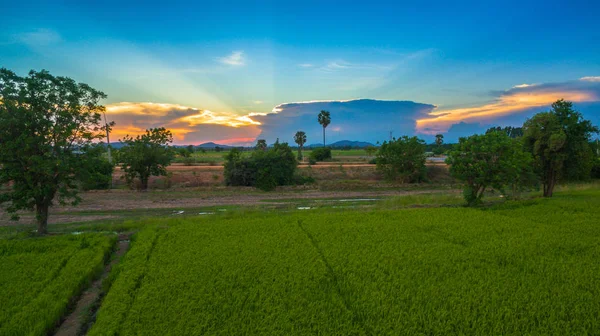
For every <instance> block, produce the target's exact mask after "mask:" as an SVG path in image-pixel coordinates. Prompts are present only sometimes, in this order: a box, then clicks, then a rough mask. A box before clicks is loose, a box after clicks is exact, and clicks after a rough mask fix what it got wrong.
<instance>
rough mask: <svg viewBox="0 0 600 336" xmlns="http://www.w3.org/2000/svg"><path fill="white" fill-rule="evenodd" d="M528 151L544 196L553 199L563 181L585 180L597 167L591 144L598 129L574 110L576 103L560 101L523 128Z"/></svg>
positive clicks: (533, 118)
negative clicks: (558, 185)
mask: <svg viewBox="0 0 600 336" xmlns="http://www.w3.org/2000/svg"><path fill="white" fill-rule="evenodd" d="M523 128H524V134H525V135H524V139H525V140H524V142H525V146H526V148H527V149H528V150H529V151H530V152H531V153H532V155H533V158H534V165H535V168H536V172H537V174H538V176H539V178H540V180H541V182H542V185H543V189H544V196H545V197H552V195H553V192H554V187H555V186H556V183H557V182H558V181H559V180H561V179H564V180H578V179H586V178H589V177H590V175H591V171H592V168H593V165H594V161H593V157H594V155H593V151H592V149H591V148H590V145H589V141H590V138H591V135H592V134H593V133H597V132H598V128H597V127H595V126H593V125H592V123H591V122H590V121H588V120H584V119H583V117H582V115H581V114H580V113H579V112H577V111H575V110H574V109H573V104H572V103H571V102H568V101H565V100H562V99H561V100H558V101H557V102H555V103H554V104H552V109H551V110H550V111H549V112H542V113H538V114H536V115H535V116H533V117H532V118H531V119H529V120H527V121H526V122H525V124H524V126H523Z"/></svg>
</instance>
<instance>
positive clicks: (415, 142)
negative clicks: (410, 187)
mask: <svg viewBox="0 0 600 336" xmlns="http://www.w3.org/2000/svg"><path fill="white" fill-rule="evenodd" d="M425 159H426V158H425V142H424V141H423V140H421V139H419V138H417V137H407V136H403V137H401V138H398V139H394V140H391V141H390V142H387V141H386V142H384V143H383V144H382V145H381V148H379V152H378V153H377V159H376V163H377V170H378V171H379V172H380V173H382V174H383V175H384V177H385V178H386V179H388V180H401V181H402V182H408V183H414V182H422V181H424V180H425V179H426V176H427V171H426V169H425Z"/></svg>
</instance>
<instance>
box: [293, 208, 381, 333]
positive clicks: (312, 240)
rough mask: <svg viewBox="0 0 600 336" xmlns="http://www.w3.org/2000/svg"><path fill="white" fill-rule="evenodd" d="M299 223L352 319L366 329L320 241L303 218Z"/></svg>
mask: <svg viewBox="0 0 600 336" xmlns="http://www.w3.org/2000/svg"><path fill="white" fill-rule="evenodd" d="M297 223H298V227H299V228H300V230H302V232H304V234H305V235H306V237H307V238H308V240H309V241H310V244H311V245H312V246H313V247H314V248H315V250H316V251H317V254H318V255H319V258H320V259H321V260H322V261H323V263H324V264H325V268H326V269H327V273H328V274H329V277H330V278H331V279H332V281H333V284H334V285H335V290H336V293H337V295H338V296H339V297H340V298H341V299H342V303H343V304H344V308H346V310H347V311H349V312H350V313H351V314H352V320H353V321H354V322H355V323H357V324H358V325H360V326H361V327H362V328H363V329H364V328H365V325H364V323H363V321H362V318H361V317H360V315H359V314H357V312H356V311H355V310H354V309H352V306H351V305H350V302H349V300H348V298H347V296H346V295H344V293H343V292H342V288H341V287H340V284H339V281H338V277H337V275H336V274H335V272H334V270H333V267H331V264H329V261H328V260H327V257H325V254H324V253H323V250H322V249H321V247H320V246H319V243H318V242H317V240H316V239H315V237H314V236H313V235H312V234H311V233H310V232H309V231H308V230H307V229H306V228H305V227H304V226H303V225H302V220H298V222H297ZM367 334H368V335H370V333H367Z"/></svg>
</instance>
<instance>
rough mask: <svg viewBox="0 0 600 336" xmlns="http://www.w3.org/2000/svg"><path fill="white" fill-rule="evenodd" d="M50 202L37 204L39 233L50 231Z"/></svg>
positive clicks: (36, 212) (36, 215) (36, 217)
mask: <svg viewBox="0 0 600 336" xmlns="http://www.w3.org/2000/svg"><path fill="white" fill-rule="evenodd" d="M48 207H49V206H48V204H47V203H43V202H42V203H38V204H36V206H35V219H36V220H37V232H38V234H39V235H45V234H47V233H48Z"/></svg>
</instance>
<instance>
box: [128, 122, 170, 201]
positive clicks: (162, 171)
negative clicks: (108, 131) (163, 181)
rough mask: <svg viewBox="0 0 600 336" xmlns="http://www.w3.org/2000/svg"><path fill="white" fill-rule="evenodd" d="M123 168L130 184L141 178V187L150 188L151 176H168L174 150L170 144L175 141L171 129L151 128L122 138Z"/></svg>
mask: <svg viewBox="0 0 600 336" xmlns="http://www.w3.org/2000/svg"><path fill="white" fill-rule="evenodd" d="M121 142H123V143H125V146H124V147H123V148H121V152H120V156H119V158H120V160H121V168H122V169H123V171H124V172H125V179H126V180H127V183H128V184H129V185H133V182H134V180H135V179H136V178H137V179H139V180H140V186H139V188H140V189H141V190H146V189H148V180H149V179H150V176H166V175H167V167H168V166H169V165H170V164H171V161H172V160H173V151H172V149H171V148H170V146H169V144H171V143H172V142H173V135H172V134H171V131H169V130H167V129H165V128H162V127H161V128H151V129H149V130H146V133H144V134H141V135H138V136H136V137H135V138H133V137H131V136H129V135H127V136H125V138H123V139H122V140H121Z"/></svg>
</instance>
